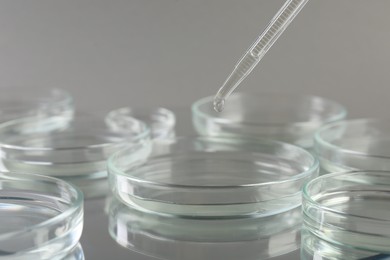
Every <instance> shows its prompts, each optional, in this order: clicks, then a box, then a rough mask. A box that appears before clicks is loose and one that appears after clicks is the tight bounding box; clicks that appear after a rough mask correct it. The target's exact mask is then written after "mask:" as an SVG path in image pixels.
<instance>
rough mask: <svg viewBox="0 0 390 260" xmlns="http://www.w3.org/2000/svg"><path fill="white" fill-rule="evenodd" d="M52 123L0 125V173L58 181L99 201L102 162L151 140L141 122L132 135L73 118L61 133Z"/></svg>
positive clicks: (31, 121) (24, 121)
mask: <svg viewBox="0 0 390 260" xmlns="http://www.w3.org/2000/svg"><path fill="white" fill-rule="evenodd" d="M56 120H57V118H55V117H50V118H45V119H42V120H35V118H23V119H18V120H13V121H9V122H6V123H3V124H0V148H1V150H2V153H1V160H2V164H3V167H4V168H5V169H6V170H9V171H17V172H26V173H36V174H42V175H48V176H53V177H59V178H62V179H64V180H67V181H70V182H72V183H74V184H75V185H77V186H78V187H79V188H80V189H81V190H82V191H83V192H84V194H85V196H86V197H96V196H102V195H105V194H106V192H107V191H108V185H107V179H106V177H107V171H106V161H107V158H108V157H109V156H110V155H111V154H112V153H113V152H115V151H117V150H118V149H119V148H121V147H123V146H125V145H128V144H129V143H130V144H133V143H142V142H145V143H147V142H148V140H149V138H150V136H149V129H148V128H147V127H146V126H145V124H144V123H142V122H140V121H137V123H138V125H137V128H134V129H133V131H129V132H124V131H121V132H116V131H114V130H112V129H111V128H109V127H108V126H107V125H106V124H105V122H104V118H100V117H94V116H89V117H88V116H81V115H80V116H75V117H74V118H73V119H72V120H71V121H67V122H64V123H63V125H62V126H61V127H59V126H58V123H56ZM53 125H54V126H53Z"/></svg>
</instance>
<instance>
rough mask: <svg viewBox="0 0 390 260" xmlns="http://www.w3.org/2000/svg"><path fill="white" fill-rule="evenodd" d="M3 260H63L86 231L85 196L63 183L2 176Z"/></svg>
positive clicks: (0, 229) (29, 176)
mask: <svg viewBox="0 0 390 260" xmlns="http://www.w3.org/2000/svg"><path fill="white" fill-rule="evenodd" d="M0 223H1V225H0V259H7V260H11V259H50V260H51V259H63V258H64V257H65V256H66V255H69V254H71V252H72V251H73V248H74V247H75V246H76V245H77V244H78V242H79V239H80V236H81V232H82V229H83V195H82V193H81V191H79V190H78V189H76V188H75V187H73V186H72V185H70V184H68V183H67V182H64V181H62V180H59V179H55V178H50V177H45V176H39V175H34V174H16V173H13V172H10V173H1V174H0Z"/></svg>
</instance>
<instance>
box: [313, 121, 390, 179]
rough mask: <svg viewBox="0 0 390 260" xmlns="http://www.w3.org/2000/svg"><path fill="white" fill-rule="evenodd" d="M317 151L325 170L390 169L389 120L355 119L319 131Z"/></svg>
mask: <svg viewBox="0 0 390 260" xmlns="http://www.w3.org/2000/svg"><path fill="white" fill-rule="evenodd" d="M314 150H315V153H316V155H317V156H318V158H319V160H320V163H321V168H322V169H323V171H324V172H337V171H350V170H390V120H385V119H354V120H345V121H340V122H335V123H332V124H329V125H326V126H324V127H322V128H321V129H319V130H318V132H317V133H316V135H315V146H314Z"/></svg>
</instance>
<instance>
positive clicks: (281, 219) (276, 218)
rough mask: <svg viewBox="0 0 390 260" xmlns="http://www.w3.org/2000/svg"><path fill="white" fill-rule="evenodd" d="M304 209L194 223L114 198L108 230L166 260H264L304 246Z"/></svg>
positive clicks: (141, 250)
mask: <svg viewBox="0 0 390 260" xmlns="http://www.w3.org/2000/svg"><path fill="white" fill-rule="evenodd" d="M300 227H301V209H300V207H297V208H295V209H292V210H289V211H286V212H283V213H281V214H278V215H273V216H268V217H260V218H246V219H242V218H237V219H230V218H228V219H224V218H220V219H193V218H176V217H172V216H169V215H161V214H153V213H152V214H151V213H150V212H149V211H144V209H142V208H141V207H139V206H137V205H133V206H129V205H124V204H122V203H121V202H119V200H116V199H113V200H111V201H110V205H109V232H110V235H111V236H112V238H113V239H114V240H115V241H116V242H117V243H118V244H120V245H121V246H123V247H126V248H128V249H130V250H133V251H136V252H138V253H141V254H144V255H148V256H153V257H157V258H159V259H167V260H181V259H186V260H192V259H193V260H199V259H215V260H219V259H221V260H222V259H223V260H229V259H231V260H237V259H243V260H251V259H253V260H260V259H268V258H270V257H276V256H280V255H283V254H287V253H290V252H292V251H294V250H296V249H298V248H299V243H300Z"/></svg>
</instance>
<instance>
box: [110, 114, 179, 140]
mask: <svg viewBox="0 0 390 260" xmlns="http://www.w3.org/2000/svg"><path fill="white" fill-rule="evenodd" d="M134 119H137V120H141V121H142V122H144V123H146V124H147V125H148V126H149V128H150V130H151V135H152V138H154V139H157V138H160V139H161V138H172V137H174V136H175V124H176V117H175V114H174V113H173V112H172V111H170V110H168V109H166V108H162V107H152V108H141V107H123V108H119V109H116V110H113V111H111V112H109V113H108V115H107V117H106V122H107V124H108V125H109V126H111V127H112V128H113V129H114V130H117V131H120V130H123V131H127V130H128V129H129V128H130V129H131V127H132V125H133V124H134V123H133V120H134Z"/></svg>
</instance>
